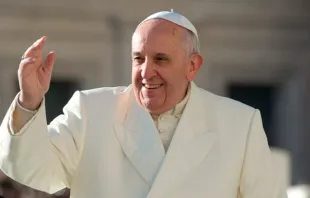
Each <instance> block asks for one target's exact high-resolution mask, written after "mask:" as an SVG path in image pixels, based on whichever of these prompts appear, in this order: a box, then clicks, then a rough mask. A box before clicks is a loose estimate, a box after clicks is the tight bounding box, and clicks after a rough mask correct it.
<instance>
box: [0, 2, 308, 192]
mask: <svg viewBox="0 0 310 198" xmlns="http://www.w3.org/2000/svg"><path fill="white" fill-rule="evenodd" d="M172 8H173V9H174V11H175V12H179V13H181V14H183V15H185V16H186V17H188V18H189V19H190V20H191V21H192V22H193V24H194V25H195V26H196V28H197V30H198V33H199V36H200V42H201V53H202V55H203V56H204V59H205V62H204V65H203V67H202V69H201V71H200V73H199V76H198V78H197V80H196V83H197V84H198V85H199V86H201V87H203V88H205V89H207V90H209V91H211V92H213V93H215V94H219V95H222V96H227V97H230V98H233V99H236V100H239V101H241V102H244V103H246V104H249V105H251V106H253V107H255V108H258V109H260V110H261V113H262V117H263V121H264V127H265V130H266V134H267V137H268V140H269V144H270V147H271V149H272V152H273V155H274V159H275V163H276V165H277V167H278V170H279V172H280V173H281V175H282V176H283V184H284V185H286V186H287V189H288V193H289V195H290V197H294V198H304V197H307V193H308V192H307V191H308V185H309V184H310V144H308V143H309V140H310V120H309V118H310V1H309V0H178V1H177V0H157V1H150V0H144V1H142V0H132V1H124V0H123V1H121V0H113V1H109V2H108V1H99V0H88V1H82V0H75V1H73V0H66V1H42V0H28V1H22V0H10V1H5V0H0V46H1V47H0V121H1V120H2V119H3V117H4V115H5V113H6V111H7V109H8V107H9V105H10V103H11V102H12V100H13V98H14V97H15V95H16V93H17V92H18V82H17V68H18V64H19V62H20V57H21V56H22V54H23V53H24V51H25V50H26V49H27V48H28V47H29V46H30V45H31V44H32V43H33V42H34V41H35V40H37V39H38V38H40V37H41V36H43V35H46V36H48V38H49V40H48V42H47V44H46V48H45V51H46V52H48V51H49V50H55V51H56V64H55V69H54V73H53V80H52V84H51V87H50V90H49V92H48V94H47V98H46V100H47V119H48V121H51V120H52V119H53V118H54V117H55V116H56V115H58V114H60V113H61V112H62V107H63V106H64V105H65V104H66V103H67V101H68V99H69V98H70V97H71V96H72V94H73V92H74V91H75V90H78V89H79V90H81V89H90V88H96V87H101V86H119V85H128V84H130V78H131V54H130V52H131V36H132V33H133V31H134V29H135V27H136V26H137V25H138V24H139V22H140V21H142V20H143V19H144V18H146V17H147V16H148V15H150V14H153V13H154V12H157V11H162V10H170V9H172ZM0 175H1V176H0V180H1V181H0V183H1V188H0V194H1V195H2V196H3V197H5V198H15V197H28V198H34V197H51V195H46V194H44V193H41V192H37V191H34V190H32V189H29V188H26V187H24V186H22V185H20V184H17V183H16V182H13V181H11V180H10V179H8V178H7V177H6V176H5V175H3V174H0ZM60 194H61V195H62V196H63V197H68V191H66V193H65V194H63V193H60ZM60 194H59V195H60ZM55 196H56V195H55Z"/></svg>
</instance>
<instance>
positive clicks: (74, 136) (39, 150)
mask: <svg viewBox="0 0 310 198" xmlns="http://www.w3.org/2000/svg"><path fill="white" fill-rule="evenodd" d="M17 98H18V97H16V98H15V99H14V101H13V102H12V104H11V106H10V108H9V110H8V112H7V113H6V115H5V117H4V119H3V121H2V124H1V126H0V169H1V170H2V171H3V172H4V173H5V174H6V175H7V176H8V177H10V178H12V179H13V180H15V181H17V182H19V183H21V184H24V185H26V186H29V187H31V188H34V189H37V190H40V191H44V192H47V193H50V194H52V193H55V192H57V191H59V190H61V189H63V188H65V187H67V188H70V183H71V179H72V177H73V176H74V173H75V170H76V167H77V165H78V163H79V160H80V155H81V152H82V149H83V139H84V132H85V128H86V124H87V121H86V119H85V117H86V111H85V108H84V103H83V96H82V93H81V92H78V91H77V92H75V93H74V95H73V96H72V98H71V99H70V100H69V102H68V103H67V104H66V106H65V107H64V109H63V114H61V115H59V116H58V117H56V118H55V119H54V120H53V121H52V122H51V123H50V124H49V125H47V121H46V112H45V99H43V101H42V103H41V106H40V107H39V109H38V110H37V111H36V112H35V113H34V114H33V116H32V117H31V118H30V120H29V121H27V122H26V124H24V125H23V126H22V127H21V129H20V130H19V131H14V129H16V127H14V126H12V125H13V123H16V122H14V120H13V119H15V118H14V112H15V110H16V108H17V107H16V105H18V103H17ZM16 119H17V118H16ZM17 128H18V127H17Z"/></svg>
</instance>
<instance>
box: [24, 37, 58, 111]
mask: <svg viewBox="0 0 310 198" xmlns="http://www.w3.org/2000/svg"><path fill="white" fill-rule="evenodd" d="M46 40H47V37H46V36H43V37H42V38H40V39H39V40H37V41H36V42H34V43H33V44H32V45H31V46H30V47H29V48H28V49H27V50H26V52H25V53H24V55H23V57H22V60H21V62H20V65H19V69H18V81H19V88H20V94H19V98H18V99H19V103H20V104H21V105H22V106H23V107H24V108H26V109H28V110H35V109H37V108H38V106H39V105H40V103H41V101H42V99H43V97H44V95H45V94H46V92H47V91H48V89H49V86H50V82H51V76H52V70H53V66H54V62H55V52H53V51H51V52H49V54H48V55H47V57H46V59H45V60H44V59H43V57H42V56H43V46H44V44H45V42H46Z"/></svg>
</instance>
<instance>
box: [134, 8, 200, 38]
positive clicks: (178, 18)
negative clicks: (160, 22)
mask: <svg viewBox="0 0 310 198" xmlns="http://www.w3.org/2000/svg"><path fill="white" fill-rule="evenodd" d="M150 19H165V20H167V21H170V22H172V23H175V24H177V25H179V26H182V27H184V28H186V29H188V30H190V31H191V32H193V33H194V34H195V36H196V37H197V40H199V37H198V33H197V30H196V28H195V26H194V25H193V24H192V23H191V22H190V20H188V19H187V18H186V17H185V16H183V15H181V14H179V13H176V12H173V11H171V12H169V11H161V12H156V13H154V14H152V15H150V16H148V17H147V18H146V19H144V20H143V21H142V22H141V23H140V24H142V23H144V22H145V21H148V20H150ZM140 24H139V25H140Z"/></svg>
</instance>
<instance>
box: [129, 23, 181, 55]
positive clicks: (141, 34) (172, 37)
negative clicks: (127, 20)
mask: <svg viewBox="0 0 310 198" xmlns="http://www.w3.org/2000/svg"><path fill="white" fill-rule="evenodd" d="M185 35H186V30H185V28H183V27H181V26H179V25H176V24H174V23H172V22H170V21H167V20H164V19H152V20H149V21H146V22H144V23H142V24H140V25H139V26H138V27H137V29H136V30H135V32H134V34H133V37H132V49H133V50H134V49H135V50H143V49H144V50H146V49H152V48H153V49H157V50H159V49H162V50H164V49H167V50H175V49H176V48H180V47H181V46H183V45H184V43H185V42H186V40H185V39H184V38H185ZM142 48H143V49H142Z"/></svg>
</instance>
